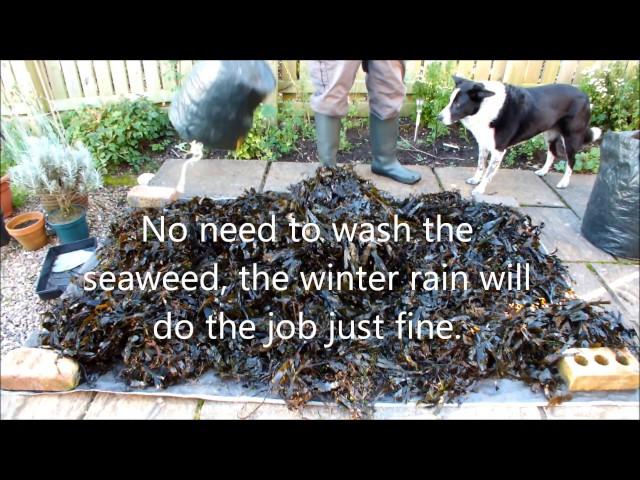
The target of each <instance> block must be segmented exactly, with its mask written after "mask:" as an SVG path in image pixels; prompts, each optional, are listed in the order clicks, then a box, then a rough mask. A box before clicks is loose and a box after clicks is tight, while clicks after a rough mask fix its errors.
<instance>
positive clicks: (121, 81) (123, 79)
mask: <svg viewBox="0 0 640 480" xmlns="http://www.w3.org/2000/svg"><path fill="white" fill-rule="evenodd" d="M109 67H110V69H111V78H112V79H113V88H114V89H115V91H116V95H126V94H127V93H129V79H128V78H127V66H126V64H125V63H124V60H109Z"/></svg>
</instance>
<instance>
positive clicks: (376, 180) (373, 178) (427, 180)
mask: <svg viewBox="0 0 640 480" xmlns="http://www.w3.org/2000/svg"><path fill="white" fill-rule="evenodd" d="M408 168H410V169H411V170H414V171H416V172H418V173H419V174H420V175H422V179H421V180H420V181H419V182H418V183H414V184H413V185H406V184H404V183H400V182H396V181H395V180H392V179H390V178H387V177H383V176H381V175H376V174H375V173H373V172H372V171H371V165H369V164H359V165H356V166H355V167H354V170H355V172H356V173H357V174H358V176H360V177H362V178H364V179H365V180H369V181H370V182H372V183H373V184H374V185H375V186H376V187H377V188H378V189H380V190H383V191H385V192H388V193H390V194H391V195H393V196H394V197H396V198H407V197H409V196H411V195H421V194H424V193H437V192H440V191H441V189H440V185H439V184H438V179H437V178H436V176H435V175H434V174H433V170H432V169H431V168H430V167H425V166H422V165H409V166H408Z"/></svg>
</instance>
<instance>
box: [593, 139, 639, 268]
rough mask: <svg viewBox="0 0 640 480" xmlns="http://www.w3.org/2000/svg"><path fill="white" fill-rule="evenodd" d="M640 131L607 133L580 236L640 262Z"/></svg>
mask: <svg viewBox="0 0 640 480" xmlns="http://www.w3.org/2000/svg"><path fill="white" fill-rule="evenodd" d="M639 176H640V131H635V132H607V133H606V134H605V136H604V138H603V140H602V146H601V147H600V172H599V173H598V177H597V178H596V181H595V184H594V185H593V190H592V191H591V196H590V197H589V203H587V210H586V212H585V215H584V218H583V220H582V234H583V235H584V236H585V238H587V240H589V241H590V242H591V243H593V244H594V245H595V246H597V247H598V248H600V249H602V250H604V251H605V252H608V253H610V254H612V255H615V256H617V257H622V258H633V259H637V258H640V220H639V218H638V216H639V214H640V183H639V180H638V179H639Z"/></svg>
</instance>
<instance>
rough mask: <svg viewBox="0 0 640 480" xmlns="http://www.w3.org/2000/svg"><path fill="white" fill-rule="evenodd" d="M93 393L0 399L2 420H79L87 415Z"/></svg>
mask: <svg viewBox="0 0 640 480" xmlns="http://www.w3.org/2000/svg"><path fill="white" fill-rule="evenodd" d="M94 396H95V394H94V393H93V392H77V393H65V394H63V395H62V394H60V395H55V394H51V395H48V394H43V395H16V394H6V393H3V394H2V395H1V396H0V397H1V398H0V400H1V402H2V403H1V405H2V409H1V410H2V420H81V419H82V418H84V416H85V414H86V413H87V409H88V408H89V405H90V404H91V400H92V399H93V397H94Z"/></svg>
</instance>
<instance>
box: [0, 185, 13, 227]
mask: <svg viewBox="0 0 640 480" xmlns="http://www.w3.org/2000/svg"><path fill="white" fill-rule="evenodd" d="M0 208H1V209H2V211H3V212H4V213H3V215H4V216H5V217H10V216H11V214H12V213H13V195H12V194H11V183H10V182H9V175H5V176H4V177H2V178H0Z"/></svg>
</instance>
